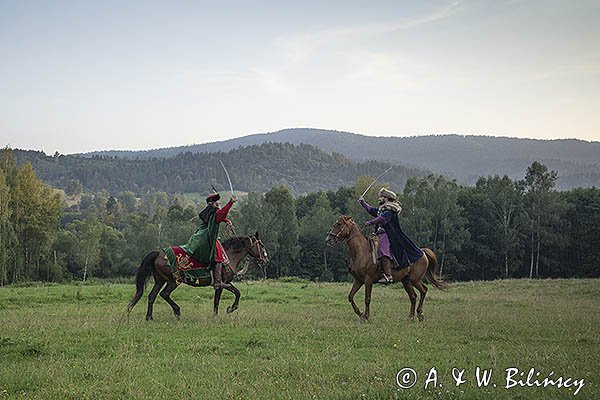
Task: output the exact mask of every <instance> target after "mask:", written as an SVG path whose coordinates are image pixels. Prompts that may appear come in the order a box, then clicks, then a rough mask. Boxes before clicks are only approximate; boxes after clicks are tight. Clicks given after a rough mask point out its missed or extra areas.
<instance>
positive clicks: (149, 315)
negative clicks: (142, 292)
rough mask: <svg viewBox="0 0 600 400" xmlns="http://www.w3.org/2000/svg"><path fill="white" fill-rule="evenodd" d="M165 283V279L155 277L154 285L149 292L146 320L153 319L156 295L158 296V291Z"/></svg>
mask: <svg viewBox="0 0 600 400" xmlns="http://www.w3.org/2000/svg"><path fill="white" fill-rule="evenodd" d="M164 284H165V281H164V280H162V279H157V278H156V277H155V278H154V287H153V288H152V290H151V291H150V294H148V311H146V321H151V320H152V308H153V307H154V301H155V300H156V296H158V292H160V289H161V288H162V287H163V285H164Z"/></svg>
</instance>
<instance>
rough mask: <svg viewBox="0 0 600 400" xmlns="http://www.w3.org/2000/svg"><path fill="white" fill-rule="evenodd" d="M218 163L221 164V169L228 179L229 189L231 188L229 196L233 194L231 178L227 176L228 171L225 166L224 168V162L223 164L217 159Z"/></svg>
mask: <svg viewBox="0 0 600 400" xmlns="http://www.w3.org/2000/svg"><path fill="white" fill-rule="evenodd" d="M219 164H221V167H223V171H225V175H227V180H228V181H229V189H231V196H234V197H235V195H234V194H233V185H232V184H231V178H230V177H229V172H227V168H225V164H223V161H221V160H219Z"/></svg>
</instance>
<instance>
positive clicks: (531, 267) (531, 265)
mask: <svg viewBox="0 0 600 400" xmlns="http://www.w3.org/2000/svg"><path fill="white" fill-rule="evenodd" d="M531 225H532V226H531V249H530V250H531V263H530V264H529V279H533V256H534V251H533V247H534V239H533V235H534V233H533V222H532V223H531Z"/></svg>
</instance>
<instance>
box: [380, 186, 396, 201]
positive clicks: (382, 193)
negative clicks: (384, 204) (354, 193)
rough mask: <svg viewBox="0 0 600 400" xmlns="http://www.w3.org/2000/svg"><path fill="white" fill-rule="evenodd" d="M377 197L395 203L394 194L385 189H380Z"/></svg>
mask: <svg viewBox="0 0 600 400" xmlns="http://www.w3.org/2000/svg"><path fill="white" fill-rule="evenodd" d="M379 197H385V198H388V199H390V200H393V201H396V198H397V196H396V193H394V192H392V191H391V190H389V189H387V188H381V189H379Z"/></svg>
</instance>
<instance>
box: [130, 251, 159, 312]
mask: <svg viewBox="0 0 600 400" xmlns="http://www.w3.org/2000/svg"><path fill="white" fill-rule="evenodd" d="M156 257H158V251H152V252H150V253H148V255H146V257H144V259H143V260H142V263H141V264H140V266H139V267H138V269H137V272H136V273H135V287H136V289H137V290H136V292H135V295H134V296H133V299H131V301H130V302H129V305H128V306H127V313H130V312H131V310H132V309H133V307H135V305H136V304H137V302H138V301H140V299H141V298H142V295H143V294H144V287H145V286H146V282H148V279H149V278H150V275H152V272H154V260H156Z"/></svg>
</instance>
